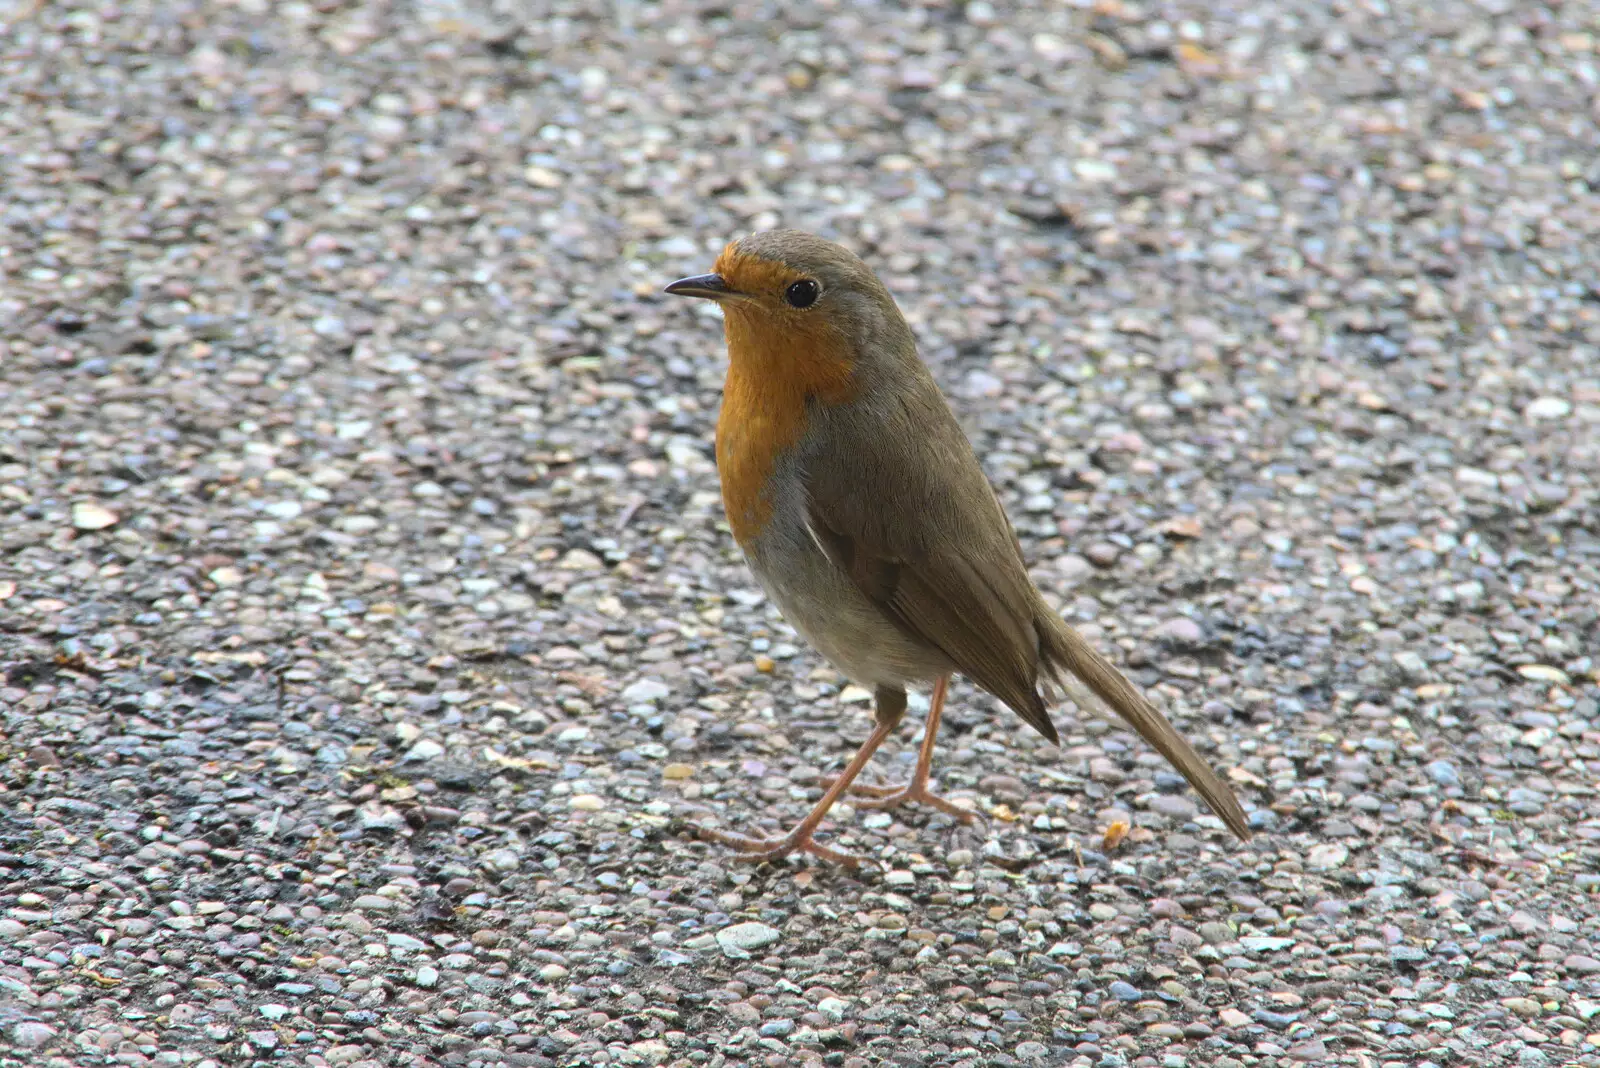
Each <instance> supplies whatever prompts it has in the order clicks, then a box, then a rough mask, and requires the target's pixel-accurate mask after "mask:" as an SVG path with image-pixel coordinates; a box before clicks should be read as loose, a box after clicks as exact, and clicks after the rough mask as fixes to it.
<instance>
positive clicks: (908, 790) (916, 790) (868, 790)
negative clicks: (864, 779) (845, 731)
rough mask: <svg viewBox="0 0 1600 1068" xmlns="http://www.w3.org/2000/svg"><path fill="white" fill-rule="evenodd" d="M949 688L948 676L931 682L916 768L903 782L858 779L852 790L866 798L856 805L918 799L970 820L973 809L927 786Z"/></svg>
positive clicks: (882, 805) (886, 804) (884, 805)
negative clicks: (892, 783)
mask: <svg viewBox="0 0 1600 1068" xmlns="http://www.w3.org/2000/svg"><path fill="white" fill-rule="evenodd" d="M949 688H950V676H949V675H941V676H939V681H938V682H936V683H934V684H933V696H932V697H931V698H930V699H929V701H928V723H927V726H926V727H924V728H923V731H922V746H921V748H920V749H918V750H917V770H916V771H915V773H913V774H912V776H911V781H910V782H908V783H906V784H905V785H904V786H872V785H869V784H867V783H858V784H857V785H856V786H855V787H854V788H853V789H852V790H851V792H852V793H856V794H860V795H862V796H863V797H864V798H866V800H863V801H858V802H856V805H857V807H859V808H897V807H898V806H900V805H903V804H905V803H906V802H907V801H921V802H922V803H923V804H925V805H931V806H933V807H934V808H936V809H938V810H939V811H940V812H944V813H947V814H949V815H951V816H954V817H955V818H956V819H958V820H960V821H961V822H962V823H971V822H972V821H973V819H974V813H973V812H972V811H971V810H970V809H965V808H962V807H961V806H959V805H956V804H953V803H951V802H949V801H946V800H945V799H944V798H942V797H940V796H939V795H938V794H936V793H934V792H933V791H932V790H930V789H928V774H929V773H930V772H931V771H932V770H933V746H934V742H935V741H936V740H937V739H938V737H939V719H940V717H941V716H942V715H943V714H944V695H945V691H946V690H948V689H949Z"/></svg>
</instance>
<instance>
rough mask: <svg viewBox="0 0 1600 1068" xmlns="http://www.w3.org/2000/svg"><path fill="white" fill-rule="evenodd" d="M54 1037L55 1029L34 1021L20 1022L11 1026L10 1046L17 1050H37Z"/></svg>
mask: <svg viewBox="0 0 1600 1068" xmlns="http://www.w3.org/2000/svg"><path fill="white" fill-rule="evenodd" d="M55 1036H56V1031H55V1028H53V1027H51V1026H50V1025H49V1024H44V1023H39V1022H38V1021H36V1020H22V1021H20V1022H18V1023H14V1024H12V1025H11V1044H12V1045H14V1046H16V1047H17V1048H18V1049H38V1048H39V1047H41V1046H43V1045H44V1044H45V1043H47V1042H49V1041H50V1040H51V1039H52V1038H54V1037H55Z"/></svg>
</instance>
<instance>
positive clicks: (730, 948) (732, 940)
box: [716, 922, 783, 959]
mask: <svg viewBox="0 0 1600 1068" xmlns="http://www.w3.org/2000/svg"><path fill="white" fill-rule="evenodd" d="M782 937H783V935H782V933H781V932H780V931H779V930H778V929H777V928H776V927H769V926H767V925H766V924H764V923H753V922H751V923H736V924H734V925H733V926H731V927H724V928H723V929H722V930H720V931H718V932H717V934H716V938H717V945H719V946H721V947H722V952H723V953H724V954H726V955H727V956H729V957H732V958H734V959H738V958H741V957H746V956H749V955H750V953H751V952H753V951H754V950H758V949H765V948H766V947H767V946H770V945H772V944H773V943H775V942H777V941H778V940H779V939H780V938H782Z"/></svg>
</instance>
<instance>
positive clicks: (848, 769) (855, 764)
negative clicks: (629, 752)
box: [690, 687, 906, 867]
mask: <svg viewBox="0 0 1600 1068" xmlns="http://www.w3.org/2000/svg"><path fill="white" fill-rule="evenodd" d="M905 712H906V693H905V691H904V690H893V689H889V688H887V687H879V689H878V695H877V707H876V711H875V715H876V718H877V722H876V723H874V724H873V727H872V733H871V734H870V735H868V736H867V740H866V741H864V742H862V743H861V748H860V749H857V750H856V755H855V756H854V757H852V758H851V759H850V763H849V764H847V765H846V766H845V769H844V771H842V772H840V773H839V775H838V776H837V777H836V778H834V779H833V780H832V783H831V785H830V786H829V787H828V791H827V793H825V794H823V795H822V800H820V801H818V802H817V803H816V805H814V806H813V807H812V809H811V812H810V814H809V815H807V816H806V818H805V819H803V820H801V821H800V823H799V824H798V825H797V826H796V827H795V829H794V830H792V831H790V832H789V833H788V834H786V835H784V836H783V837H782V838H758V837H756V836H755V835H748V834H735V833H733V832H732V831H719V830H715V829H713V828H710V827H702V826H701V825H700V824H698V823H695V824H690V826H691V827H692V828H693V829H694V831H695V833H696V834H698V835H699V836H700V837H701V838H704V839H706V840H708V841H712V842H720V843H722V844H723V845H730V846H733V847H734V848H735V849H737V850H739V852H740V854H741V859H743V860H751V861H755V862H757V863H759V862H761V861H763V860H777V859H778V858H779V857H783V856H787V855H788V854H790V853H811V854H813V855H815V856H819V857H821V858H822V859H823V860H831V861H833V862H834V863H836V864H848V865H850V866H851V867H854V866H856V865H858V864H860V863H861V858H860V857H858V856H856V855H855V854H853V853H846V852H844V851H843V850H839V849H832V848H830V847H828V846H825V845H823V844H822V843H820V842H818V841H817V840H816V839H814V838H813V837H812V835H813V834H814V833H815V832H816V829H817V827H818V825H820V824H821V823H822V820H823V818H824V817H826V816H827V814H828V810H829V809H830V808H832V807H833V805H834V802H835V801H838V800H839V798H840V797H841V796H842V795H843V794H844V792H845V791H846V790H848V789H850V784H851V783H852V782H854V781H855V777H856V776H857V775H860V774H861V769H862V768H864V767H866V766H867V761H869V760H871V759H872V754H873V753H875V752H877V750H878V746H880V745H882V744H883V740H884V739H885V738H887V737H889V735H890V734H891V733H893V732H894V729H895V728H896V727H898V726H899V725H900V718H901V717H902V716H904V715H905Z"/></svg>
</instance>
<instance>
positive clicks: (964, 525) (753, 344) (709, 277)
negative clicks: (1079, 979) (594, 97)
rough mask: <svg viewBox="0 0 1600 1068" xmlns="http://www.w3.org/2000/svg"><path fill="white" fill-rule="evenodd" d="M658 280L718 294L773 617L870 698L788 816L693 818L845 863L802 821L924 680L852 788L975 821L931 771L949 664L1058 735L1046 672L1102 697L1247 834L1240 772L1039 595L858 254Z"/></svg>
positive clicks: (817, 252) (775, 239)
mask: <svg viewBox="0 0 1600 1068" xmlns="http://www.w3.org/2000/svg"><path fill="white" fill-rule="evenodd" d="M666 291H667V292H668V293H673V294H677V295H679V296H686V297H704V298H706V299H709V300H714V301H716V302H717V303H718V304H720V305H721V306H722V311H723V320H724V329H725V333H726V335H727V342H728V357H729V365H728V378H727V383H726V384H725V385H724V387H723V394H722V414H721V416H720V417H719V418H718V420H717V467H718V469H719V472H720V474H721V477H722V500H723V505H724V507H725V508H726V510H727V515H728V525H729V526H730V527H731V528H732V529H733V536H734V538H735V539H736V540H737V541H738V543H739V547H740V548H741V549H743V550H744V554H745V557H746V559H747V560H748V561H749V562H750V568H751V570H752V571H754V572H755V575H756V578H757V579H759V580H760V582H761V584H762V586H764V587H765V588H766V590H767V593H768V594H769V595H770V596H771V597H772V599H773V601H774V602H776V604H777V606H778V608H779V610H781V611H782V612H783V615H784V618H785V619H787V620H788V621H789V622H790V623H791V624H792V625H793V626H794V628H795V629H796V630H798V631H799V632H800V633H801V634H803V635H804V636H805V638H806V640H807V641H809V642H810V643H811V644H812V645H813V646H815V647H816V648H817V650H818V651H819V652H820V653H822V655H823V656H824V657H826V658H827V659H828V660H829V661H830V662H832V664H833V665H834V666H835V667H836V668H838V669H839V671H840V672H842V673H843V674H844V675H846V676H848V677H849V678H851V679H852V680H854V681H855V682H857V683H860V684H861V685H862V686H864V687H867V688H869V689H871V690H872V691H873V692H874V695H875V699H876V724H875V726H874V728H873V731H872V733H871V735H869V736H868V738H867V740H866V741H865V742H864V743H863V744H862V746H861V748H860V750H859V751H858V752H857V753H856V755H855V757H854V758H853V759H852V760H851V761H850V763H849V765H848V766H846V768H845V769H844V771H843V772H842V773H840V775H839V776H838V777H837V778H835V779H834V780H833V781H832V784H831V785H830V787H829V788H828V790H827V792H826V793H825V794H824V795H823V797H822V799H821V800H820V801H819V802H818V803H817V804H816V806H815V807H814V808H813V809H812V811H811V813H810V814H809V815H808V816H807V817H806V818H805V819H804V820H802V821H801V822H800V824H799V825H798V826H796V827H795V829H794V830H793V831H791V832H790V833H789V834H788V835H786V836H784V837H782V838H778V839H767V838H758V837H752V836H748V835H741V834H732V833H729V832H726V831H713V830H710V829H707V828H697V830H699V832H700V833H701V834H702V835H704V836H705V837H708V838H711V839H713V840H716V841H720V842H724V843H727V844H730V845H734V846H737V847H738V848H739V849H740V850H741V851H742V852H744V853H745V854H747V855H748V856H750V857H751V858H753V859H771V858H776V857H779V856H783V855H784V854H786V853H790V852H794V851H805V852H810V853H814V854H817V855H818V856H822V857H826V858H828V859H832V860H837V861H842V862H846V863H854V862H856V860H857V858H855V857H853V856H850V855H849V854H846V853H842V852H840V851H839V850H836V849H832V848H829V847H828V846H825V845H822V844H821V843H819V842H817V841H816V840H815V839H814V838H813V833H814V832H815V831H816V829H817V826H818V825H819V824H820V823H821V822H822V820H823V817H824V816H825V815H826V814H827V812H828V809H829V808H830V807H832V805H833V803H834V802H835V801H837V800H838V798H839V797H840V796H841V795H842V794H843V793H844V792H845V791H846V790H849V789H851V784H852V782H853V781H854V779H855V778H856V776H857V775H858V774H860V772H861V769H862V768H863V767H864V766H865V765H866V763H867V761H868V760H870V759H871V757H872V754H873V751H874V750H876V749H877V748H878V746H879V745H880V744H882V742H883V740H884V738H886V737H887V736H888V735H889V733H890V732H891V731H893V730H894V728H895V726H896V725H897V724H898V723H899V722H900V719H901V717H902V716H904V714H905V708H906V687H907V686H908V685H924V684H931V685H932V687H933V694H932V701H931V706H930V708H929V712H928V722H927V727H926V730H925V732H924V735H923V741H922V748H921V751H920V753H919V756H918V760H917V766H916V771H915V773H914V775H913V777H912V779H911V781H910V782H909V783H907V784H906V785H905V786H904V787H902V788H899V789H886V788H882V787H876V788H868V787H857V788H856V789H857V790H858V791H860V792H866V793H868V794H869V795H873V796H875V797H876V803H877V804H878V805H880V806H889V805H896V804H899V803H901V802H903V801H908V800H916V801H922V802H924V803H928V804H931V805H934V806H936V807H938V808H940V809H941V810H943V811H946V812H949V813H951V814H952V815H955V816H956V817H957V818H960V819H964V820H970V819H971V818H972V817H971V813H969V812H968V811H967V810H965V809H961V808H958V807H956V806H954V805H952V804H950V803H949V802H947V801H945V800H943V799H942V798H939V797H938V796H937V795H935V794H933V793H932V792H931V791H930V790H929V788H928V773H929V768H930V765H931V761H932V756H933V746H934V739H935V737H936V736H937V734H938V730H939V717H940V714H941V712H942V710H943V706H944V695H945V690H946V687H947V685H948V683H949V678H950V675H951V674H952V673H953V672H957V671H959V672H961V673H962V674H963V675H966V676H967V677H968V678H969V679H971V680H972V681H973V682H975V683H976V684H977V685H979V686H981V687H982V688H983V689H985V690H987V691H988V692H989V693H992V694H994V695H995V696H996V697H998V698H999V699H1000V700H1002V701H1004V702H1005V703H1006V704H1007V705H1008V706H1009V707H1010V708H1011V709H1012V710H1013V711H1015V712H1016V713H1017V715H1019V716H1021V717H1022V719H1023V720H1024V721H1025V722H1026V723H1027V724H1028V725H1029V726H1031V727H1033V728H1034V729H1035V730H1037V731H1038V732H1039V733H1040V734H1042V735H1044V736H1045V737H1046V738H1048V739H1050V741H1052V742H1054V741H1056V740H1057V736H1056V729H1055V726H1054V725H1053V724H1052V723H1051V722H1050V715H1049V712H1048V711H1047V710H1046V707H1045V696H1044V694H1042V693H1041V687H1043V688H1044V689H1045V690H1046V691H1047V692H1052V693H1054V692H1056V691H1064V692H1065V693H1066V695H1068V696H1070V697H1072V698H1073V699H1074V700H1075V701H1076V702H1078V703H1079V704H1080V705H1083V704H1087V705H1088V706H1090V707H1100V706H1106V705H1108V706H1110V708H1111V709H1113V710H1114V711H1115V712H1116V713H1117V714H1118V715H1120V716H1121V717H1122V718H1123V719H1124V720H1126V721H1127V722H1128V723H1129V724H1130V725H1131V726H1132V727H1133V728H1134V729H1135V730H1137V731H1138V732H1139V733H1140V734H1142V735H1143V736H1144V737H1145V739H1146V740H1147V741H1149V742H1150V744H1151V745H1153V746H1155V747H1156V749H1158V750H1159V751H1160V752H1161V754H1162V755H1163V756H1165V757H1166V758H1167V759H1168V760H1169V761H1171V762H1172V764H1173V766H1174V767H1176V768H1177V769H1178V770H1179V771H1180V772H1182V773H1183V776H1184V778H1186V779H1188V780H1189V782H1190V783H1191V784H1192V785H1193V786H1194V788H1195V789H1196V790H1198V791H1199V792H1200V795H1201V796H1202V797H1204V798H1205V799H1206V802H1207V803H1208V804H1209V805H1210V806H1211V809H1212V811H1213V812H1215V813H1216V814H1217V815H1219V816H1220V817H1222V820H1223V822H1225V823H1226V824H1227V825H1228V827H1229V828H1231V829H1232V830H1233V832H1234V833H1235V834H1237V835H1238V836H1239V837H1240V838H1246V837H1248V836H1249V830H1248V826H1247V824H1246V822H1245V814H1244V811H1243V809H1241V808H1240V807H1239V802H1238V800H1237V799H1236V798H1235V797H1234V795H1233V791H1232V790H1230V789H1229V788H1228V786H1227V785H1226V784H1224V783H1223V782H1222V780H1221V779H1219V778H1218V777H1217V776H1216V774H1215V773H1214V772H1213V771H1212V770H1211V768H1210V767H1209V766H1208V765H1207V764H1206V762H1205V761H1204V760H1203V759H1201V757H1200V755H1199V754H1198V753H1196V752H1195V751H1194V749H1193V748H1191V747H1190V745H1189V743H1188V742H1186V741H1184V740H1183V738H1182V737H1180V736H1179V734H1178V732H1177V731H1176V730H1174V729H1173V727H1172V724H1171V723H1169V722H1167V720H1166V718H1165V717H1164V716H1162V715H1161V713H1160V712H1158V711H1156V709H1155V708H1154V707H1153V706H1151V704H1150V703H1149V702H1148V701H1146V700H1145V699H1144V697H1143V696H1142V695H1141V694H1140V693H1139V691H1137V690H1136V689H1134V687H1133V686H1132V684H1130V683H1129V682H1128V680H1127V679H1125V678H1124V677H1123V676H1122V674H1121V673H1120V672H1118V671H1117V669H1116V668H1114V667H1112V666H1111V664H1110V663H1108V662H1107V661H1106V660H1105V659H1104V658H1103V657H1102V656H1100V654H1099V653H1097V652H1095V651H1094V650H1093V649H1091V648H1090V647H1089V645H1088V644H1087V643H1086V642H1084V640H1083V639H1082V638H1081V637H1079V636H1078V634H1077V633H1076V632H1074V631H1073V630H1072V628H1070V627H1068V626H1067V625H1066V623H1064V622H1063V621H1062V620H1061V618H1060V617H1059V616H1057V615H1056V613H1055V612H1053V611H1052V610H1051V609H1050V607H1049V606H1048V605H1046V604H1045V601H1044V598H1043V597H1042V596H1041V595H1040V594H1039V591H1038V589H1037V588H1035V586H1034V585H1033V582H1032V581H1031V580H1030V579H1029V577H1028V572H1027V568H1026V566H1025V565H1024V563H1023V559H1022V549H1021V546H1020V544H1019V543H1018V541H1017V538H1016V535H1015V534H1014V533H1013V531H1012V529H1011V524H1010V522H1009V520H1007V518H1006V514H1005V511H1004V510H1003V508H1002V507H1001V505H1000V501H999V498H998V497H996V496H995V493H994V490H993V489H992V488H991V487H990V485H989V482H988V480H987V479H986V478H985V477H984V474H983V469H982V468H981V467H979V465H978V460H977V457H976V456H975V455H974V454H973V452H972V446H971V444H970V443H968V441H967V438H966V435H965V434H963V433H962V431H961V427H960V425H959V424H958V423H957V422H956V419H955V416H954V415H953V414H952V413H951V411H950V407H949V405H948V404H946V403H945V400H944V397H943V395H941V394H940V392H939V388H938V386H937V385H935V383H934V381H933V376H932V375H930V374H929V372H928V369H927V367H926V366H925V365H924V364H923V362H922V360H921V359H920V358H919V357H918V356H917V346H916V341H915V340H914V339H913V337H912V334H911V328H910V327H909V326H907V325H906V321H905V318H904V317H903V316H902V315H901V314H900V309H899V307H897V306H896V304H895V302H894V298H893V297H891V296H890V295H889V291H888V290H887V289H885V288H884V287H883V284H882V283H881V282H879V281H878V279H877V277H876V276H875V275H874V274H873V273H872V271H871V269H869V268H868V267H867V265H866V264H865V263H863V262H862V261H861V260H860V259H859V258H857V257H856V256H855V255H854V254H853V253H851V252H849V251H848V250H846V249H844V248H842V247H841V246H839V245H836V244H834V243H833V242H831V241H826V240H823V239H822V238H820V237H816V236H814V235H811V234H807V233H803V232H801V231H798V230H773V231H769V232H766V233H759V234H755V235H753V236H751V237H747V238H745V239H743V240H741V241H737V242H734V243H733V244H730V245H729V246H728V247H727V248H726V249H724V250H723V252H722V255H721V256H720V257H719V258H718V259H717V262H716V265H715V267H714V269H713V273H711V274H703V275H697V276H695V277H693V278H684V279H680V280H679V281H676V282H673V283H672V284H671V285H669V286H667V288H666ZM871 803H873V802H870V801H869V802H864V804H871Z"/></svg>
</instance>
